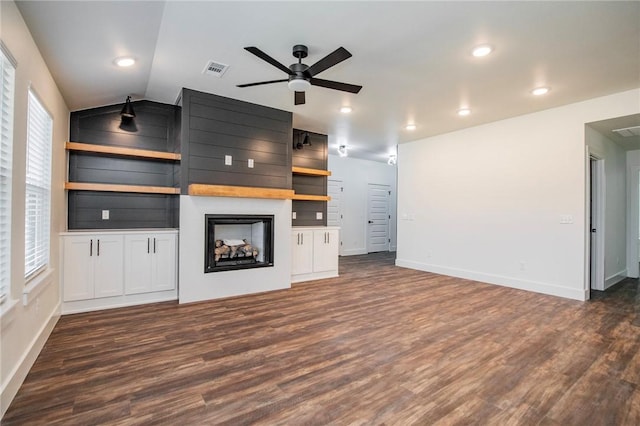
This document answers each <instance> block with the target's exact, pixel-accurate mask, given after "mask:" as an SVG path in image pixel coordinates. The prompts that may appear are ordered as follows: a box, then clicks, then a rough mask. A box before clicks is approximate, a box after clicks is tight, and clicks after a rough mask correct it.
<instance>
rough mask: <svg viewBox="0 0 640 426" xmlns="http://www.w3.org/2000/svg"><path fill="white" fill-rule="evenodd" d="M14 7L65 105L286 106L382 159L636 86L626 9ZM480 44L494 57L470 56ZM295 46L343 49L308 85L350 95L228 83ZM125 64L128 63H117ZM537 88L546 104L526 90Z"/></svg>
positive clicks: (572, 5) (310, 126)
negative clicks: (462, 113)
mask: <svg viewBox="0 0 640 426" xmlns="http://www.w3.org/2000/svg"><path fill="white" fill-rule="evenodd" d="M17 4H18V7H19V9H20V11H21V13H22V15H23V16H24V19H25V21H26V22H27V25H28V26H29V28H30V30H31V32H32V34H33V37H34V38H35V40H36V43H37V44H38V46H39V47H40V50H41V52H42V54H43V56H44V58H45V60H46V61H47V64H48V65H49V68H50V69H51V72H52V74H53V76H54V78H55V79H56V81H57V83H58V85H59V87H60V90H61V91H62V93H63V96H64V97H65V99H66V101H67V103H68V106H69V108H71V110H80V109H85V108H92V107H96V106H100V105H107V104H114V103H119V102H123V101H124V99H125V97H126V95H129V94H131V95H133V98H134V100H137V99H149V100H154V101H158V102H164V103H171V104H173V103H174V102H175V101H176V98H177V96H178V93H179V92H180V89H181V88H182V87H188V88H191V89H195V90H200V91H203V92H209V93H214V94H217V95H221V96H228V97H231V98H235V99H241V100H244V101H248V102H253V103H257V104H261V105H267V106H271V107H274V108H279V109H283V110H288V111H292V112H293V117H294V126H295V127H297V128H302V129H306V130H310V131H315V132H320V133H326V134H328V135H329V141H330V145H331V146H332V147H334V146H337V145H339V144H346V145H347V146H348V147H349V149H350V155H352V156H355V157H360V158H368V159H375V160H380V161H386V158H387V155H388V154H389V153H390V152H392V151H395V145H396V144H397V143H402V142H407V141H411V140H416V139H421V138H425V137H428V136H432V135H436V134H441V133H445V132H449V131H453V130H457V129H461V128H465V127H470V126H474V125H478V124H481V123H487V122H491V121H496V120H500V119H504V118H507V117H512V116H516V115H521V114H525V113H530V112H534V111H539V110H543V109H547V108H551V107H555V106H559V105H564V104H568V103H573V102H577V101H581V100H585V99H589V98H593V97H597V96H602V95H606V94H610V93H615V92H620V91H624V90H628V89H632V88H637V87H640V2H638V1H632V2H609V1H605V2H478V1H473V2H457V1H446V2H445V1H441V2H417V1H414V2H397V1H387V2H385V1H371V2H367V1H356V2H335V1H327V2H310V1H297V2H272V1H260V2H245V1H234V2H214V1H210V2H185V1H167V2H150V1H146V2H142V1H140V2H138V1H108V2H97V1H72V2H57V1H18V2H17ZM480 43H490V44H491V45H493V46H494V47H495V51H494V52H493V53H492V54H491V55H489V56H487V57H485V58H474V57H473V56H471V53H470V52H471V49H472V48H473V47H474V46H475V45H477V44H480ZM294 44H305V45H307V46H308V47H309V56H308V57H307V58H306V59H305V60H304V62H305V63H306V64H308V65H311V64H313V63H315V62H316V61H317V60H319V59H321V58H322V57H324V56H325V55H327V54H328V53H330V52H332V51H333V50H335V49H336V48H337V47H339V46H344V47H345V48H346V49H347V50H349V51H350V52H351V53H352V54H353V57H352V58H350V59H348V60H346V61H344V62H342V63H340V64H338V65H336V66H335V67H333V68H330V69H329V70H327V71H325V72H323V73H322V74H320V75H318V77H319V78H323V79H329V80H337V81H343V82H347V83H353V84H359V85H362V86H363V89H362V90H361V92H360V93H359V94H357V95H354V94H348V93H343V92H338V91H334V90H330V89H324V88H320V87H311V89H310V90H309V91H308V92H307V103H306V104H305V105H299V106H294V105H293V93H292V92H290V91H289V90H288V89H287V87H286V84H285V83H279V84H272V85H265V86H257V87H250V88H237V87H235V86H236V85H237V84H241V83H250V82H255V81H263V80H272V79H280V78H286V75H285V74H284V73H283V72H281V71H279V70H278V69H276V68H274V67H273V66H271V65H269V64H267V63H266V62H263V61H261V60H260V59H258V58H257V57H255V56H253V55H252V54H250V53H248V52H246V51H245V50H244V49H243V47H245V46H257V47H258V48H260V49H261V50H263V51H264V52H266V53H267V54H269V55H271V56H272V57H274V58H276V59H277V60H279V61H280V62H282V63H284V64H285V65H289V64H291V63H293V62H295V59H294V58H293V56H291V48H292V46H293V45H294ZM123 55H133V56H135V57H136V58H137V60H138V62H137V64H136V65H135V66H134V67H133V68H131V69H119V68H117V67H116V66H115V65H114V64H113V60H114V59H115V58H116V57H118V56H123ZM210 59H213V60H216V61H219V62H222V63H224V64H228V65H230V68H229V69H228V70H227V72H226V74H225V75H224V76H223V77H222V78H220V79H219V78H216V77H212V76H207V75H204V74H202V70H203V69H204V67H205V65H206V63H207V61H209V60H210ZM539 85H548V86H550V87H551V91H550V92H549V94H548V95H546V96H543V97H534V96H532V95H531V94H530V92H529V91H530V90H531V89H532V88H534V87H536V86H539ZM639 102H640V100H639ZM342 105H350V106H352V107H353V112H352V113H351V114H349V115H344V114H341V113H340V112H339V108H340V106H342ZM460 107H469V108H471V110H472V113H471V115H470V116H467V117H459V116H458V115H457V114H456V111H457V110H458V108H460ZM408 122H415V124H416V125H417V129H416V130H415V131H413V132H409V131H406V130H405V129H404V125H405V124H406V123H408Z"/></svg>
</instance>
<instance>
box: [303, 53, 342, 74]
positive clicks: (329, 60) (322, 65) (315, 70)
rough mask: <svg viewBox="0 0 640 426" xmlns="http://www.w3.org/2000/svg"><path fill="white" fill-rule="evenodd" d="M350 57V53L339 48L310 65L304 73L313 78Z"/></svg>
mask: <svg viewBox="0 0 640 426" xmlns="http://www.w3.org/2000/svg"><path fill="white" fill-rule="evenodd" d="M350 57H351V53H349V52H348V51H347V49H345V48H344V47H339V48H337V49H336V50H334V51H333V52H331V53H329V54H328V55H327V56H325V57H324V58H322V59H320V60H319V61H318V62H316V63H315V64H313V65H311V66H310V67H309V69H307V71H306V72H305V73H306V74H308V75H309V76H310V77H313V76H314V75H316V74H320V73H321V72H322V71H324V70H326V69H327V68H331V67H332V66H334V65H336V64H339V63H340V62H342V61H344V60H345V59H349V58H350Z"/></svg>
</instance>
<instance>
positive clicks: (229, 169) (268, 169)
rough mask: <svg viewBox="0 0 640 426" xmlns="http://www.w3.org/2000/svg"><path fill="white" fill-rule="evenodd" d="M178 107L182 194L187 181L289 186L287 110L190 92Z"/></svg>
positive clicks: (213, 183) (289, 146) (289, 145)
mask: <svg viewBox="0 0 640 426" xmlns="http://www.w3.org/2000/svg"><path fill="white" fill-rule="evenodd" d="M182 105H183V106H182V120H181V123H182V135H181V140H182V163H181V169H182V172H181V178H182V181H181V192H182V194H186V193H187V191H188V186H189V184H191V183H200V184H210V185H231V186H251V187H263V188H283V189H290V188H291V137H292V127H291V123H292V114H291V113H290V112H288V111H281V110H278V109H274V108H269V107H265V106H261V105H255V104H251V103H248V102H243V101H238V100H235V99H230V98H225V97H222V96H217V95H212V94H209V93H203V92H197V91H195V90H190V89H183V90H182ZM226 155H230V156H231V157H232V164H231V165H225V156H226ZM249 159H253V161H254V167H253V168H249Z"/></svg>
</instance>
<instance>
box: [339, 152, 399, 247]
mask: <svg viewBox="0 0 640 426" xmlns="http://www.w3.org/2000/svg"><path fill="white" fill-rule="evenodd" d="M328 167H329V170H331V177H330V179H339V180H342V182H343V186H344V192H343V193H342V206H341V208H342V215H343V219H342V227H341V229H340V239H341V241H342V246H341V247H340V255H343V256H349V255H354V254H366V253H367V193H368V185H369V184H370V183H373V184H380V185H389V187H390V189H391V197H390V206H389V211H390V214H391V220H390V223H389V227H390V229H391V232H390V234H391V235H390V238H391V250H392V251H393V250H395V249H396V245H397V237H396V218H397V215H396V167H393V166H389V165H388V164H386V163H380V162H377V161H369V160H360V159H356V158H350V157H340V156H337V155H329V162H328Z"/></svg>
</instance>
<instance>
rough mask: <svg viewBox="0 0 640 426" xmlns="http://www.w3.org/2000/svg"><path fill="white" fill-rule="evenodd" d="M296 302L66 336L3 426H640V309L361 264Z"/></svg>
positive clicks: (103, 320) (74, 325)
mask: <svg viewBox="0 0 640 426" xmlns="http://www.w3.org/2000/svg"><path fill="white" fill-rule="evenodd" d="M340 272H341V276H340V277H339V278H335V279H329V280H321V281H315V282H309V283H301V284H297V285H295V286H294V287H293V289H291V290H284V291H277V292H271V293H266V294H260V295H251V296H245V297H236V298H231V299H226V300H219V301H212V302H204V303H197V304H190V305H178V304H176V303H161V304H155V305H147V306H140V307H134V308H125V309H117V310H109V311H101V312H95V313H88V314H77V315H69V316H65V317H63V318H61V319H60V321H59V323H58V324H57V326H56V327H55V330H54V331H53V334H52V336H51V338H50V339H49V341H48V342H47V344H46V345H45V348H44V350H43V351H42V353H41V355H40V357H39V358H38V360H37V361H36V363H35V365H34V367H33V369H32V371H31V372H30V373H29V375H28V377H27V379H26V381H25V383H24V384H23V386H22V387H21V389H20V391H19V393H18V395H17V396H16V398H15V400H14V401H13V403H12V405H11V406H10V407H9V410H8V412H7V413H6V415H5V417H4V419H3V422H2V424H3V425H5V426H9V425H95V424H109V425H139V424H140V425H141V424H144V425H154V424H182V425H202V424H225V425H249V424H263V425H324V424H335V425H363V424H387V425H408V424H419V425H432V424H433V425H454V424H479V425H536V424H539V425H638V424H640V327H639V326H640V320H639V316H638V311H639V306H640V295H639V293H638V281H637V280H628V281H626V282H624V283H622V284H619V285H618V286H616V287H615V288H614V289H612V290H611V291H608V292H606V293H602V294H597V295H595V296H594V298H593V300H592V301H590V302H587V303H581V302H576V301H570V300H565V299H560V298H556V297H551V296H544V295H539V294H533V293H528V292H524V291H519V290H514V289H507V288H502V287H497V286H492V285H486V284H481V283H477V282H472V281H467V280H461V279H456V278H451V277H445V276H440V275H435V274H430V273H425V272H420V271H413V270H409V269H404V268H398V267H395V266H394V264H393V257H392V256H390V255H389V254H386V253H384V254H374V255H368V256H353V257H344V258H341V260H340Z"/></svg>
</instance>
